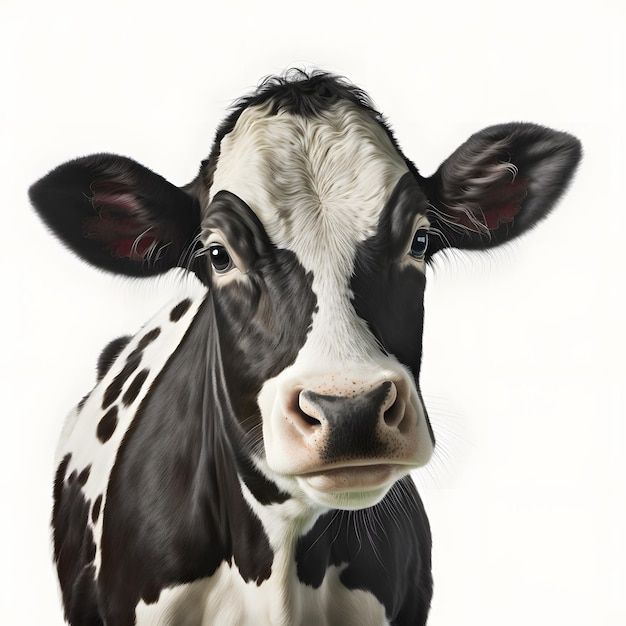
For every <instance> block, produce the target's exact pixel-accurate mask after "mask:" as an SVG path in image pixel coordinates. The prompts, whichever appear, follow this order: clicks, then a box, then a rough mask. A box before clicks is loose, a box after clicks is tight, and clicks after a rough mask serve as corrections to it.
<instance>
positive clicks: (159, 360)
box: [56, 281, 206, 576]
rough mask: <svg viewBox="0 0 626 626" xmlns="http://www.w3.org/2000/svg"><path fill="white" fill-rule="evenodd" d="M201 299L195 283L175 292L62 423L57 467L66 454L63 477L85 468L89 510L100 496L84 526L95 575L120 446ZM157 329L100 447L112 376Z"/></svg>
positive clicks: (202, 291)
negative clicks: (135, 386) (130, 393)
mask: <svg viewBox="0 0 626 626" xmlns="http://www.w3.org/2000/svg"><path fill="white" fill-rule="evenodd" d="M205 295H206V288H205V287H204V286H203V285H201V284H200V283H199V282H198V281H193V282H191V281H186V284H185V290H184V292H183V293H178V294H177V295H176V297H175V298H174V299H172V300H171V301H170V302H169V303H168V304H166V305H165V306H164V307H163V308H162V309H161V310H160V311H159V313H157V315H155V316H154V317H153V318H152V319H151V320H149V321H148V322H147V323H146V324H144V326H143V327H142V328H141V329H140V331H139V332H138V333H137V334H136V335H135V336H134V337H133V338H132V339H131V340H130V341H129V342H128V345H126V347H125V348H124V349H123V350H122V352H121V353H120V354H119V356H118V357H117V359H116V360H115V362H114V363H113V364H112V366H111V368H110V369H109V371H108V372H107V373H106V375H105V376H104V378H103V379H102V380H101V381H100V382H99V383H98V384H97V385H96V386H95V387H94V389H93V390H92V391H91V393H90V394H89V398H88V399H87V401H86V402H85V404H84V406H83V408H82V410H81V411H78V410H77V409H73V410H72V411H71V412H70V414H69V416H68V418H67V420H66V423H65V426H64V428H63V431H62V435H61V439H60V441H59V444H58V447H57V453H56V456H57V465H58V463H59V462H60V460H61V459H62V458H63V457H64V456H65V455H66V454H67V453H71V455H72V456H71V459H70V463H69V465H68V467H67V471H66V476H69V475H70V474H71V472H72V471H73V470H76V472H77V473H80V471H81V470H83V469H84V468H85V467H86V466H87V465H90V466H91V471H90V474H89V478H88V480H87V482H86V483H85V485H84V486H83V487H82V492H83V494H84V496H85V499H86V500H89V501H90V503H91V504H92V505H93V502H94V501H95V499H96V498H97V497H98V496H99V495H102V503H101V506H100V515H99V517H98V520H97V523H96V524H95V525H93V524H92V520H91V511H90V516H89V521H88V523H89V526H90V527H91V528H92V529H93V535H94V542H95V544H96V557H95V560H94V565H95V567H96V576H97V574H98V572H99V570H100V564H101V553H100V541H101V536H102V524H103V519H104V514H105V504H106V492H107V488H108V484H109V479H110V476H111V471H112V469H113V466H114V464H115V461H116V458H117V453H118V450H119V447H120V445H121V444H122V441H123V439H124V436H125V435H126V432H127V431H128V429H129V428H130V426H131V424H132V422H133V419H134V418H135V415H136V413H137V408H138V407H139V405H140V404H141V402H142V401H143V399H144V398H145V396H146V395H147V393H148V391H149V389H150V386H151V385H152V383H153V382H154V379H155V378H156V377H157V376H158V374H159V373H160V372H161V370H162V369H163V367H164V366H165V364H166V363H167V361H168V360H169V358H170V357H171V356H172V354H173V353H174V351H175V350H176V348H177V346H178V345H179V343H180V342H181V340H182V338H183V336H184V335H185V333H186V331H187V329H188V328H189V326H190V324H191V322H192V320H193V318H194V316H195V315H196V313H197V311H198V307H199V306H200V304H201V302H202V300H203V298H204V297H205ZM185 298H189V299H190V300H191V306H190V307H189V309H188V310H187V311H186V312H185V314H184V315H183V316H182V318H181V319H180V320H178V321H177V322H172V321H171V320H170V312H171V310H172V309H173V308H174V306H176V305H177V304H178V303H179V302H181V301H182V300H184V299H185ZM156 327H159V328H160V329H161V332H160V334H159V336H158V337H157V338H156V339H155V340H154V341H153V342H152V343H150V344H149V345H148V346H147V347H146V348H145V349H144V351H143V357H142V359H141V362H140V364H139V366H138V367H137V369H136V370H135V371H134V372H133V373H132V374H131V375H130V376H129V377H128V380H127V381H126V383H125V384H124V386H123V388H122V391H121V393H120V394H119V396H118V397H117V399H116V400H115V402H113V404H112V405H111V406H114V405H117V407H118V414H117V419H118V421H117V426H116V427H115V430H114V432H113V434H112V436H111V438H110V439H109V440H108V441H106V442H105V443H102V442H101V441H100V440H99V439H98V438H97V436H96V431H97V427H98V422H99V421H100V419H101V418H102V417H103V415H104V414H105V413H106V412H107V411H108V410H109V409H110V408H111V407H108V408H107V409H103V408H102V398H103V395H104V392H105V390H106V388H107V387H108V386H109V384H110V383H111V382H112V381H113V379H114V378H115V376H117V374H118V373H119V372H120V370H121V369H123V367H124V365H125V363H126V357H127V356H128V355H129V354H130V353H131V352H132V351H133V350H134V349H135V348H136V347H137V344H138V343H139V341H140V340H141V338H142V337H143V336H144V335H145V334H146V333H147V332H149V331H151V330H152V329H153V328H156ZM143 368H148V369H149V375H148V377H147V379H146V381H145V382H144V383H143V385H142V387H141V391H140V392H139V394H138V395H137V397H136V398H135V400H134V401H133V402H132V404H131V405H130V406H125V405H124V403H123V402H122V396H123V395H124V392H125V391H126V389H127V388H128V387H129V385H130V384H131V383H132V381H133V379H134V378H135V376H136V375H137V374H138V373H139V372H140V371H141V370H142V369H143Z"/></svg>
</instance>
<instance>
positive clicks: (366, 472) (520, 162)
mask: <svg viewBox="0 0 626 626" xmlns="http://www.w3.org/2000/svg"><path fill="white" fill-rule="evenodd" d="M580 155H581V149H580V144H579V142H578V141H577V140H576V139H575V138H573V137H572V136H570V135H568V134H566V133H562V132H558V131H553V130H551V129H547V128H544V127H541V126H537V125H534V124H523V123H514V124H502V125H498V126H492V127H490V128H487V129H484V130H482V131H480V132H478V133H476V134H475V135H473V136H472V137H470V139H468V141H467V142H465V143H464V144H463V145H462V146H460V147H459V148H458V149H457V150H456V151H455V152H454V153H453V154H452V155H451V156H450V157H449V158H448V159H446V160H445V161H444V162H443V164H442V165H441V167H440V168H439V170H438V171H437V172H436V173H435V174H434V175H433V176H432V177H430V178H424V177H422V176H421V175H420V174H419V172H418V170H417V168H416V167H415V166H414V164H413V163H412V162H411V161H410V160H409V159H407V158H406V157H405V156H404V154H403V153H402V151H401V150H400V147H399V145H398V143H397V141H396V140H395V138H394V136H393V134H392V132H391V130H390V129H389V127H388V125H387V124H386V122H385V120H384V118H383V117H382V115H381V114H380V113H378V112H377V111H376V109H375V107H374V105H373V103H372V102H371V100H370V99H369V98H368V96H367V95H366V94H365V93H364V92H363V91H362V90H360V89H358V88H357V87H354V86H352V85H350V84H349V83H348V82H347V81H346V80H345V79H342V78H339V77H335V76H333V75H331V74H327V73H324V72H313V73H311V74H306V73H304V72H301V71H297V70H294V71H291V72H289V73H287V74H286V75H285V76H282V77H272V78H269V79H267V80H266V81H264V82H263V83H262V84H261V85H260V87H259V88H258V89H257V90H256V91H255V92H254V93H253V94H251V95H249V96H247V97H245V98H243V99H242V100H240V101H238V102H237V103H236V104H235V106H234V107H233V109H232V111H231V113H230V115H229V116H228V117H227V118H226V120H225V121H224V123H223V124H222V126H221V127H220V128H219V129H218V131H217V134H216V138H215V142H214V145H213V148H212V150H211V153H210V155H209V157H208V159H207V160H206V161H203V163H202V164H201V167H200V171H199V173H198V175H197V176H196V178H195V179H194V180H193V181H192V182H191V183H189V184H188V185H186V186H185V187H183V188H178V187H175V186H174V185H172V184H171V183H169V182H167V181H166V180H165V179H164V178H162V177H161V176H159V175H157V174H155V173H153V172H151V171H150V170H148V169H147V168H145V167H143V166H142V165H140V164H138V163H136V162H135V161H132V160H131V159H128V158H126V157H119V156H116V155H111V154H98V155H92V156H88V157H83V158H79V159H76V160H73V161H70V162H68V163H66V164H64V165H61V166H59V167H58V168H56V169H55V170H53V171H52V172H50V173H49V174H48V175H47V176H45V177H44V178H42V179H41V180H40V181H38V182H37V183H35V184H34V185H33V187H32V188H31V190H30V197H31V200H32V203H33V206H34V207H35V209H36V210H37V212H38V213H39V215H40V216H41V217H42V219H43V220H44V221H45V223H46V224H47V225H48V226H49V227H50V228H51V230H52V231H53V232H55V233H56V234H57V235H58V236H59V238H60V239H61V240H62V241H63V242H64V243H65V244H66V245H68V246H69V247H70V248H71V249H72V250H74V251H75V252H76V253H77V254H78V255H79V256H81V257H82V258H83V259H85V260H87V261H88V262H90V263H92V264H94V265H96V266H97V267H100V268H102V269H105V270H107V271H111V272H115V273H120V274H125V275H130V276H149V275H154V274H158V273H161V272H165V271H167V270H169V269H171V268H174V267H183V268H185V269H187V270H188V271H189V272H193V273H194V274H195V275H196V277H197V278H198V279H199V281H196V280H194V281H190V282H189V283H188V285H187V286H186V288H185V289H184V290H183V293H180V294H177V296H176V298H175V299H174V300H173V301H172V302H170V303H168V304H167V305H166V306H165V308H164V309H163V310H162V311H160V312H159V313H158V314H157V315H156V316H155V317H154V318H152V319H151V320H150V321H149V322H148V323H147V324H146V325H144V327H143V328H141V329H140V330H139V331H138V332H137V333H136V334H134V335H132V336H130V335H129V336H125V337H121V338H119V339H116V340H114V341H112V342H111V343H110V344H109V345H108V346H106V347H105V349H104V351H103V353H102V355H101V356H100V359H99V360H98V366H97V370H98V375H97V382H96V385H95V387H94V389H92V390H91V391H90V392H89V393H88V394H87V395H86V396H85V397H84V398H83V399H82V400H81V401H80V403H79V404H78V406H77V407H76V409H74V410H73V411H72V412H71V413H70V415H69V416H68V418H67V421H66V424H65V427H64V430H63V434H62V437H61V441H60V443H59V448H58V454H57V464H58V469H57V473H56V478H55V483H54V510H53V515H52V526H53V539H54V558H55V562H56V565H57V571H58V574H59V580H60V583H61V590H62V595H63V604H64V607H65V615H66V618H67V620H68V621H69V622H70V623H71V624H72V625H82V624H90V625H97V624H108V625H115V626H117V625H120V626H127V625H132V624H152V623H162V624H190V625H192V624H193V625H208V624H225V625H228V624H233V625H234V624H255V625H257V624H281V625H285V626H286V625H293V624H313V623H315V624H321V625H328V626H330V625H333V624H342V625H344V624H346V625H348V624H355V625H359V626H362V625H365V624H371V625H372V626H375V625H376V626H378V625H380V624H394V625H397V626H404V625H409V624H411V625H413V624H425V623H426V620H427V617H428V610H429V607H430V601H431V596H432V576H431V537H430V528H429V524H428V519H427V517H426V514H425V512H424V509H423V506H422V503H421V500H420V498H419V495H418V493H417V491H416V489H415V486H414V484H413V482H412V481H411V478H410V475H409V471H410V469H411V468H413V467H417V466H420V465H423V464H425V463H427V462H428V460H429V458H430V455H431V454H432V450H433V446H434V445H435V439H434V435H433V431H432V428H431V425H430V422H429V419H428V414H427V411H426V407H425V406H424V403H423V401H422V395H421V391H420V386H419V375H420V367H421V358H422V351H421V342H422V331H423V321H424V307H423V302H424V290H425V286H426V278H425V264H426V263H427V262H428V261H429V260H430V259H431V258H432V256H433V255H434V254H435V253H437V252H438V251H440V250H442V249H444V248H446V247H457V248H472V249H487V248H489V247H492V246H496V245H500V244H502V243H504V242H506V241H509V240H511V239H512V238H514V237H516V236H518V235H519V234H521V233H523V232H525V231H526V230H527V229H528V228H530V227H532V226H534V225H535V224H536V223H538V222H539V221H540V220H541V219H542V218H543V217H545V215H546V214H547V213H548V212H549V211H550V209H551V208H552V206H553V205H554V203H555V202H556V201H557V200H558V198H559V197H560V195H561V194H562V193H563V191H564V189H565V188H566V187H567V185H568V184H569V181H570V180H571V177H572V175H573V172H574V170H575V168H576V165H577V164H578V161H579V159H580ZM418 235H419V237H420V239H419V240H418V239H415V241H421V242H422V243H424V241H426V242H427V247H426V248H425V249H422V248H420V246H416V245H415V244H414V243H413V242H414V238H416V237H417V236H418ZM416 251H417V252H416ZM212 255H213V256H212ZM215 255H217V257H216V256H215ZM216 258H219V259H220V261H221V263H217V262H216V261H215V259H216ZM372 476H374V478H372Z"/></svg>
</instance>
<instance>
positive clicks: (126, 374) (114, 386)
mask: <svg viewBox="0 0 626 626" xmlns="http://www.w3.org/2000/svg"><path fill="white" fill-rule="evenodd" d="M141 358H142V352H136V351H135V352H134V353H132V354H130V355H129V356H128V360H127V361H126V363H125V364H124V367H123V368H122V370H121V371H120V372H119V373H118V374H117V376H115V378H114V379H113V381H112V382H111V383H110V384H109V386H108V387H107V388H106V389H105V390H104V396H103V397H102V408H103V409H106V408H108V407H109V406H111V404H113V402H115V401H116V400H117V398H118V397H119V395H120V394H121V393H122V388H123V387H124V385H125V383H126V381H127V380H128V379H129V378H130V376H131V375H132V373H133V372H134V371H135V370H136V369H137V368H138V367H139V363H141Z"/></svg>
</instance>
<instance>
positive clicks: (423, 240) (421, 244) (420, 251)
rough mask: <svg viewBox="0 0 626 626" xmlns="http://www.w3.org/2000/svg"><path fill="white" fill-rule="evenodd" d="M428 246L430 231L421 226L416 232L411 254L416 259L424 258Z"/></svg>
mask: <svg viewBox="0 0 626 626" xmlns="http://www.w3.org/2000/svg"><path fill="white" fill-rule="evenodd" d="M427 248H428V231H427V230H426V229H425V228H421V229H420V230H418V231H417V232H416V233H415V237H413V242H412V243H411V251H410V252H409V254H410V255H411V256H412V257H415V258H416V259H423V258H424V255H425V254H426V249H427Z"/></svg>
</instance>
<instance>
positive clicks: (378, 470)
mask: <svg viewBox="0 0 626 626" xmlns="http://www.w3.org/2000/svg"><path fill="white" fill-rule="evenodd" d="M402 469H404V470H406V469H407V467H406V466H402V465H399V464H395V463H380V464H370V465H345V466H339V467H331V468H329V469H320V470H313V471H310V472H306V473H303V474H299V475H298V476H297V479H298V482H300V484H303V483H304V484H305V485H307V486H308V487H310V488H312V489H314V490H315V491H317V492H321V493H326V494H340V493H341V494H347V493H354V492H359V493H362V492H365V491H374V490H379V489H381V488H384V487H386V486H387V485H390V484H391V483H392V482H393V481H395V480H396V479H397V478H398V477H399V474H400V473H401V471H402Z"/></svg>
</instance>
